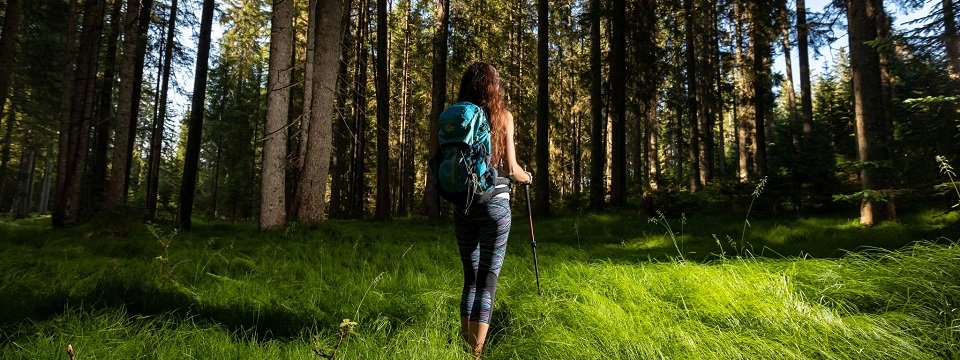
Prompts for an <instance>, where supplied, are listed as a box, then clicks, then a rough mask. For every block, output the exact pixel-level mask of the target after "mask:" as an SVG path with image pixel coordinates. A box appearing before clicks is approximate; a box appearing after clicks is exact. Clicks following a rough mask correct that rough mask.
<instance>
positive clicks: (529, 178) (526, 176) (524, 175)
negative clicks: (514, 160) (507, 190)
mask: <svg viewBox="0 0 960 360" xmlns="http://www.w3.org/2000/svg"><path fill="white" fill-rule="evenodd" d="M510 180H512V181H513V182H515V183H518V184H523V185H530V184H531V183H533V175H532V174H530V173H529V172H526V171H517V172H514V173H513V174H510Z"/></svg>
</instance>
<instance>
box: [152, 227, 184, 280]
mask: <svg viewBox="0 0 960 360" xmlns="http://www.w3.org/2000/svg"><path fill="white" fill-rule="evenodd" d="M146 227H147V230H148V231H150V234H151V235H153V237H154V238H155V239H157V244H160V250H161V254H160V255H158V256H157V257H156V258H155V259H156V260H157V262H158V263H159V264H160V280H161V281H162V282H164V283H169V282H170V281H171V280H173V270H174V269H175V268H176V267H177V265H176V264H174V263H173V260H172V259H171V257H170V246H171V245H172V244H173V238H175V237H176V236H177V229H174V230H173V231H171V232H169V233H168V232H166V231H163V229H161V228H160V227H159V226H157V225H156V224H153V223H149V222H148V223H147V224H146Z"/></svg>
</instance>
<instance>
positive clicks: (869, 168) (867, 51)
mask: <svg viewBox="0 0 960 360" xmlns="http://www.w3.org/2000/svg"><path fill="white" fill-rule="evenodd" d="M878 3H879V2H877V1H874V0H847V1H846V5H847V23H848V24H849V25H848V26H849V29H850V31H849V44H850V76H851V81H852V83H853V102H854V104H853V105H854V120H855V127H856V136H857V160H858V161H860V163H861V166H862V168H861V170H860V188H861V190H862V191H863V194H864V195H865V196H864V198H863V199H862V200H861V202H860V225H862V226H873V225H874V224H876V222H878V221H880V220H883V219H884V218H885V214H884V213H885V207H884V205H883V204H882V203H881V202H879V201H877V199H875V198H874V196H871V195H874V193H875V192H876V191H878V190H880V189H883V186H884V184H883V183H882V179H883V176H884V174H882V170H881V168H879V167H877V166H876V165H877V162H880V161H884V160H886V156H885V155H886V154H885V151H884V149H883V147H884V144H883V142H884V138H885V137H884V134H883V132H882V131H883V123H882V121H883V120H882V116H883V113H882V111H883V109H881V108H880V107H878V106H877V104H883V90H882V88H881V87H882V84H881V73H880V57H879V54H878V53H877V51H876V50H875V49H874V48H872V47H871V46H870V45H869V44H867V42H868V41H870V40H874V39H876V38H877V36H878V35H879V32H878V31H879V29H878V25H879V24H878V18H879V15H880V13H879V12H880V11H883V9H882V5H881V6H880V7H878V6H877V5H880V4H878Z"/></svg>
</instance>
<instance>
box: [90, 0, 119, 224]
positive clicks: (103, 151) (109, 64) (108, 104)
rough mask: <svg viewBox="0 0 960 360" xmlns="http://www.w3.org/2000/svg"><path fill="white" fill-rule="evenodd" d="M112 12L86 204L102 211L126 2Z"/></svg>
mask: <svg viewBox="0 0 960 360" xmlns="http://www.w3.org/2000/svg"><path fill="white" fill-rule="evenodd" d="M113 1H114V3H113V5H111V6H112V9H111V11H110V33H109V35H108V37H107V51H106V53H105V55H104V56H105V57H104V60H103V81H102V82H101V84H100V103H99V104H98V105H97V110H96V114H95V118H96V124H95V125H94V126H93V128H94V133H95V135H94V142H93V146H92V147H93V161H92V164H91V165H90V181H89V183H90V184H89V185H90V186H89V191H86V192H85V198H86V201H89V202H91V203H92V204H93V206H95V207H97V208H100V207H101V206H102V203H103V197H104V196H105V195H106V194H105V191H106V186H107V163H108V155H109V153H108V150H109V148H110V135H111V134H110V130H111V128H112V126H113V125H114V123H115V122H116V117H115V116H114V113H113V87H114V84H115V83H116V78H115V75H116V68H117V43H118V42H119V37H120V30H121V29H122V28H121V24H122V23H123V20H122V19H121V14H122V11H121V10H123V0H113Z"/></svg>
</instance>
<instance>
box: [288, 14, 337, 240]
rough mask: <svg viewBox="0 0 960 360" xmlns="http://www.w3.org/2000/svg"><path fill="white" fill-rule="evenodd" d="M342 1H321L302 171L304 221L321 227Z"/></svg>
mask: <svg viewBox="0 0 960 360" xmlns="http://www.w3.org/2000/svg"><path fill="white" fill-rule="evenodd" d="M340 15H341V2H340V0H318V1H317V9H316V16H317V19H316V21H315V24H316V30H315V31H316V39H315V40H316V43H315V44H314V46H315V50H316V53H315V54H314V74H313V75H314V79H313V97H312V99H311V103H310V107H311V108H312V109H311V110H310V119H305V120H307V121H309V122H310V125H309V128H310V133H309V134H308V135H307V151H306V158H305V159H304V162H303V168H302V169H301V170H300V174H299V176H300V180H299V185H300V187H299V189H298V191H299V194H298V198H299V200H298V203H297V204H298V211H297V214H298V216H299V217H300V220H301V221H303V222H305V223H307V224H317V223H320V222H322V221H323V220H324V218H325V216H326V213H325V206H326V199H325V198H326V189H327V177H328V175H329V174H328V173H329V170H330V150H331V143H332V134H331V122H332V121H331V120H332V119H333V116H334V105H335V104H334V96H335V92H336V90H337V88H336V86H337V69H338V66H337V65H338V63H339V59H338V58H339V56H340V39H341V34H340Z"/></svg>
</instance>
